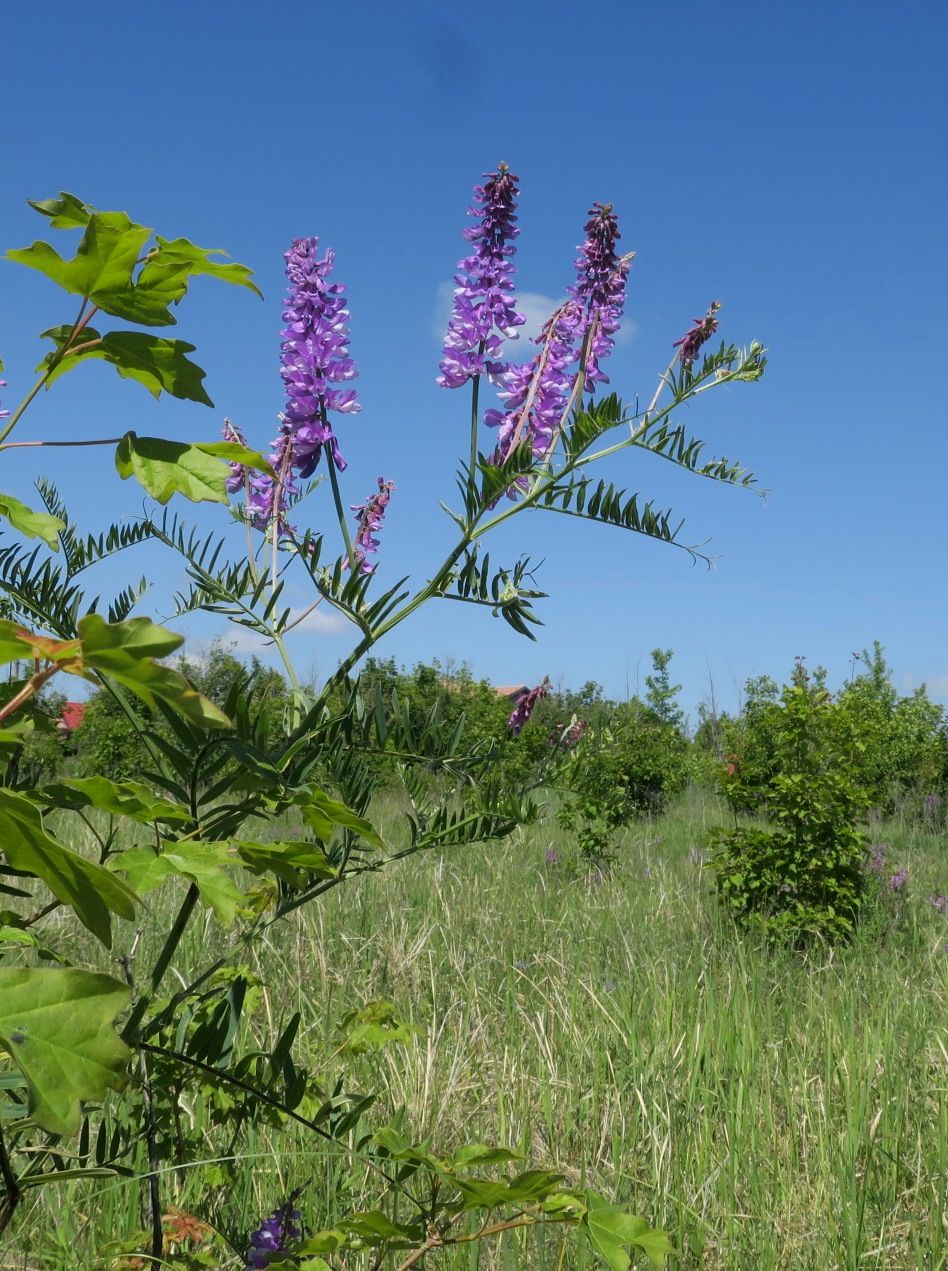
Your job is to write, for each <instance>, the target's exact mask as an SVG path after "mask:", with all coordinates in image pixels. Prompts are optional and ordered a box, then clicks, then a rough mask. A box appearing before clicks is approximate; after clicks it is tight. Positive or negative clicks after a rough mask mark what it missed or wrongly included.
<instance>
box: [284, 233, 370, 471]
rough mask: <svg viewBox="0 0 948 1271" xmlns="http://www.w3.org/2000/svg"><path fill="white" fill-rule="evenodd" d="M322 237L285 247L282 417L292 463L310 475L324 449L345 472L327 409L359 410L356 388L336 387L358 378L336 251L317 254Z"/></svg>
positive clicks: (341, 411)
mask: <svg viewBox="0 0 948 1271" xmlns="http://www.w3.org/2000/svg"><path fill="white" fill-rule="evenodd" d="M318 247H319V239H318V238H298V239H297V240H296V241H295V242H294V243H293V246H292V247H291V248H290V250H289V251H288V252H287V253H286V256H285V259H286V276H287V278H288V279H289V283H290V289H289V292H288V294H287V298H286V308H285V310H284V311H283V318H284V321H285V322H286V326H285V327H284V328H283V333H282V338H283V351H282V355H281V361H282V372H281V374H282V377H283V384H284V387H285V388H286V407H285V410H284V413H283V416H282V422H283V424H284V426H285V428H286V429H287V431H288V432H289V434H290V436H291V437H292V438H293V466H294V467H295V468H296V469H297V471H298V473H299V475H300V476H301V477H309V476H312V474H313V472H314V471H315V469H316V465H317V464H318V463H319V460H320V457H321V456H322V452H323V450H324V449H325V450H327V451H328V452H329V459H330V462H332V463H333V464H335V466H336V468H337V469H338V470H339V471H340V472H341V471H342V470H343V469H344V468H345V466H346V461H345V460H344V459H343V457H342V455H341V454H340V452H339V444H338V442H337V440H336V436H335V434H334V432H333V429H332V424H331V423H330V422H329V412H330V411H336V412H338V413H339V414H344V415H352V414H355V413H356V412H357V411H359V410H361V409H362V407H361V406H360V405H359V402H358V400H357V396H356V392H355V389H352V388H336V387H335V385H337V384H346V383H348V382H349V381H350V380H353V379H355V377H356V375H357V374H358V371H357V370H356V364H355V362H354V361H353V360H352V358H351V357H350V356H349V332H348V321H349V310H348V308H347V307H346V301H345V290H346V289H345V287H344V286H342V284H341V283H331V282H329V275H330V273H331V272H332V265H333V259H334V254H333V252H331V251H327V252H326V254H325V256H324V257H323V258H322V260H320V259H318V257H317V249H318Z"/></svg>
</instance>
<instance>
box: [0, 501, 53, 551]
mask: <svg viewBox="0 0 948 1271" xmlns="http://www.w3.org/2000/svg"><path fill="white" fill-rule="evenodd" d="M0 516H5V517H6V518H7V520H8V521H9V522H10V524H11V525H12V526H13V528H14V529H15V530H19V531H20V533H21V534H25V535H26V537H27V538H41V539H42V540H43V542H44V543H45V544H46V546H47V547H51V548H52V550H53V551H54V552H58V551H59V537H58V536H59V531H60V530H64V529H65V528H66V522H65V521H61V520H60V519H59V517H58V516H50V515H49V513H48V512H34V511H33V510H32V508H28V507H27V506H26V504H25V503H21V502H20V500H19V499H15V498H14V497H13V495H12V494H0Z"/></svg>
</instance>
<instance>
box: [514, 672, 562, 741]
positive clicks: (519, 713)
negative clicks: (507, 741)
mask: <svg viewBox="0 0 948 1271" xmlns="http://www.w3.org/2000/svg"><path fill="white" fill-rule="evenodd" d="M551 687H552V686H551V684H550V678H549V676H545V677H544V679H543V682H542V684H538V685H537V686H536V688H532V689H530V691H529V692H528V693H524V695H523V696H522V697H521V698H520V700H519V702H518V703H517V705H516V706H515V707H514V709H513V711H512V712H511V715H510V718H509V719H508V720H507V727H508V728H509V729H510V731H511V732H512V733H513V735H514V736H515V737H519V736H520V734H521V732H522V731H523V726H524V724H525V723H526V722H527V720H528V719H529V718H530V716H531V715H532V714H533V708H534V706H536V704H537V702H538V701H539V700H540V698H541V697H546V695H547V693H549V691H550V688H551Z"/></svg>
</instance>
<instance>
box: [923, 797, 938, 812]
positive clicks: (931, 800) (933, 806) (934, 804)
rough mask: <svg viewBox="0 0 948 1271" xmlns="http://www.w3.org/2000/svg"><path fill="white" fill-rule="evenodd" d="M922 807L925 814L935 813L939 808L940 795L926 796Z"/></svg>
mask: <svg viewBox="0 0 948 1271" xmlns="http://www.w3.org/2000/svg"><path fill="white" fill-rule="evenodd" d="M924 806H925V811H926V812H937V811H938V809H939V808H940V807H941V795H940V794H926V795H925V799H924Z"/></svg>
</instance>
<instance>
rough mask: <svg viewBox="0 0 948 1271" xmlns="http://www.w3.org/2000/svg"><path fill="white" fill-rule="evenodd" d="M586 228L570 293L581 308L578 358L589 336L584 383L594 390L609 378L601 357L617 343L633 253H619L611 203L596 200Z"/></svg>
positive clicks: (586, 387)
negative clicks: (602, 365)
mask: <svg viewBox="0 0 948 1271" xmlns="http://www.w3.org/2000/svg"><path fill="white" fill-rule="evenodd" d="M584 228H585V230H586V241H585V242H584V243H583V244H582V246H581V247H580V249H579V255H578V256H577V258H576V278H577V281H576V286H575V287H571V288H570V293H569V294H570V295H571V296H572V297H573V299H574V300H575V301H576V303H577V305H578V306H579V308H580V319H579V325H578V328H577V332H576V338H577V341H578V346H579V347H578V351H577V357H578V358H581V357H582V354H583V345H584V344H585V343H586V342H587V340H588V344H589V348H588V350H587V352H586V382H585V384H584V386H583V387H584V389H585V391H586V392H587V393H591V392H593V391H594V389H595V386H596V384H608V382H609V377H608V376H607V375H605V374H604V373H603V371H602V369H601V368H600V366H599V359H600V358H604V357H608V356H609V354H610V353H611V352H612V350H613V348H614V347H615V334H616V332H617V331H618V330H619V323H620V321H621V319H622V309H623V307H624V305H625V284H626V278H627V275H628V272H629V268H630V266H631V264H632V260H633V256H634V254H633V253H630V254H629V255H628V256H622V257H620V256H619V254H618V253H617V251H616V243H617V242H618V240H619V239H620V238H621V235H620V233H619V223H618V221H617V220H616V216H615V213H614V212H613V210H612V204H611V203H594V204H593V206H592V207H591V208H590V209H589V220H588V221H587V222H586V225H585V227H584Z"/></svg>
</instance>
